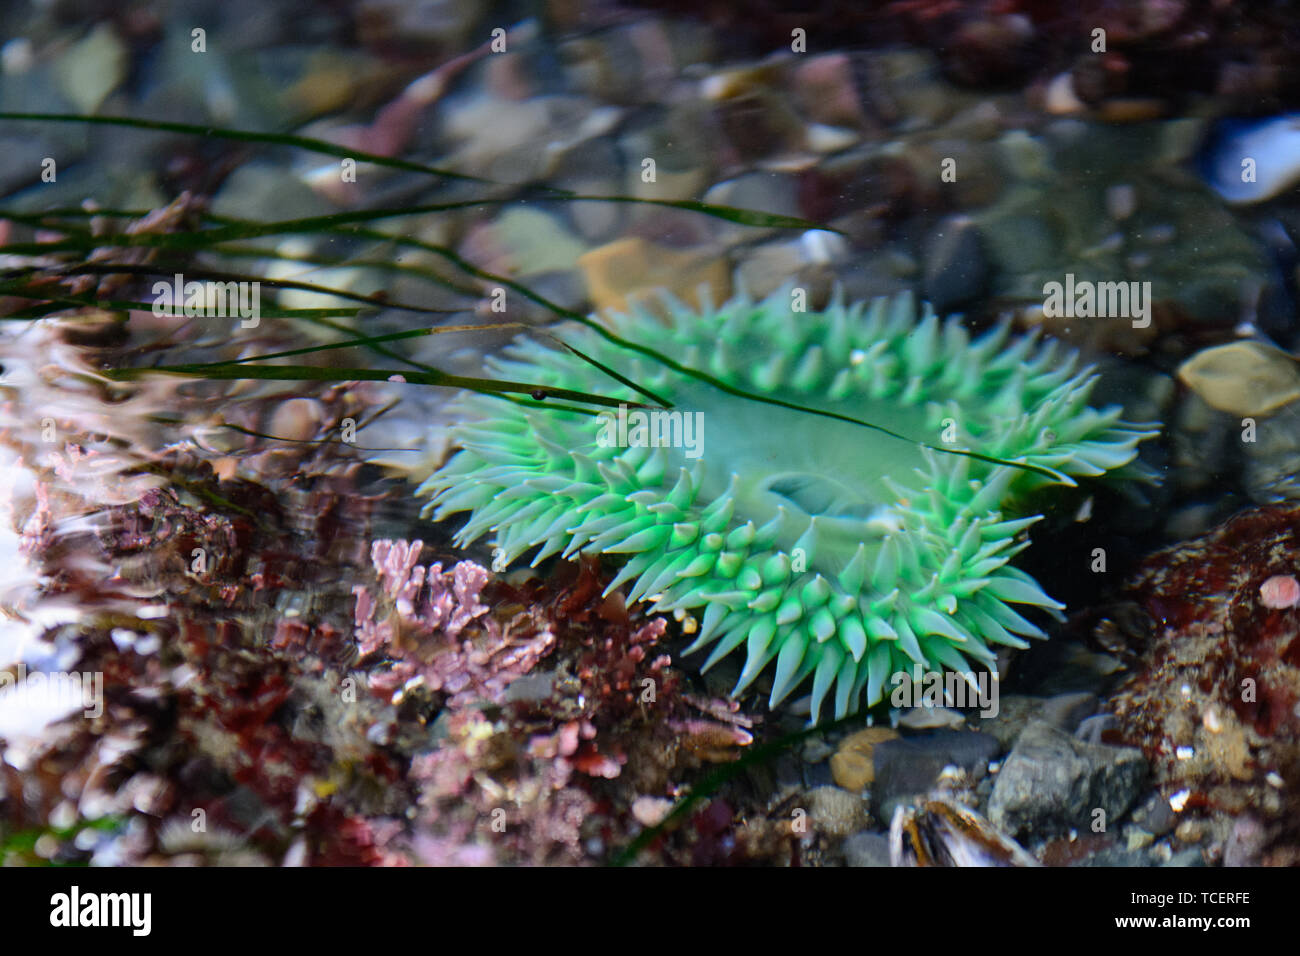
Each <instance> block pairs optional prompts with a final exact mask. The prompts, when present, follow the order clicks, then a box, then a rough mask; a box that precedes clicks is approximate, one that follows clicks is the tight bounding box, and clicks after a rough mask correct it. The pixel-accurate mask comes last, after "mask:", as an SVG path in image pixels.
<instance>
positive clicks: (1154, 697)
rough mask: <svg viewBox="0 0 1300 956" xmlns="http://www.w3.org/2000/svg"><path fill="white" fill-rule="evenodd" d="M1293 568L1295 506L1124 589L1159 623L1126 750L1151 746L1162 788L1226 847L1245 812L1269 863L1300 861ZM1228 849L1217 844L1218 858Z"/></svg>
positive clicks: (1244, 518) (1298, 550)
mask: <svg viewBox="0 0 1300 956" xmlns="http://www.w3.org/2000/svg"><path fill="white" fill-rule="evenodd" d="M1296 567H1300V508H1297V507H1282V506H1278V507H1270V508H1260V509H1255V510H1252V511H1248V512H1244V513H1243V514H1240V515H1238V516H1236V517H1234V518H1233V519H1231V520H1229V521H1228V522H1226V523H1225V524H1223V525H1221V526H1220V527H1218V528H1216V529H1214V530H1213V531H1211V532H1210V533H1208V534H1206V535H1204V536H1202V537H1200V538H1196V539H1194V540H1191V541H1187V542H1184V543H1182V544H1179V545H1177V546H1175V547H1173V548H1169V549H1167V550H1165V551H1162V552H1159V553H1157V554H1155V555H1152V556H1151V557H1150V558H1148V559H1147V560H1146V561H1145V562H1144V563H1143V565H1142V566H1141V567H1140V569H1139V570H1138V572H1137V574H1136V576H1135V578H1134V580H1133V581H1132V582H1131V583H1130V585H1129V591H1130V593H1131V594H1132V596H1133V597H1134V598H1135V599H1136V601H1137V603H1138V604H1139V605H1140V606H1141V607H1142V608H1143V609H1144V610H1145V611H1146V613H1147V614H1148V615H1149V616H1150V618H1151V620H1152V622H1153V627H1152V628H1151V630H1150V635H1149V639H1148V641H1147V643H1146V646H1145V647H1144V648H1142V649H1141V650H1140V652H1139V657H1138V660H1137V661H1136V663H1135V666H1134V668H1133V674H1132V676H1131V677H1130V678H1129V679H1128V680H1127V681H1126V682H1125V684H1124V686H1123V687H1122V688H1121V689H1120V691H1119V693H1118V694H1117V695H1116V697H1115V702H1114V707H1115V712H1116V715H1117V717H1118V718H1119V724H1120V728H1121V737H1122V739H1123V742H1125V743H1131V744H1133V745H1136V746H1139V747H1141V748H1142V750H1143V752H1144V753H1145V754H1146V756H1147V758H1148V759H1149V760H1150V761H1151V765H1152V768H1153V772H1154V774H1155V778H1156V782H1157V784H1158V785H1159V787H1160V789H1161V792H1162V793H1163V794H1164V795H1165V796H1166V797H1172V796H1174V795H1175V794H1180V795H1181V798H1180V801H1179V805H1180V806H1181V808H1182V810H1183V812H1184V813H1187V814H1188V815H1189V816H1190V815H1191V814H1192V813H1196V814H1198V815H1203V816H1205V817H1206V818H1208V819H1209V820H1210V821H1211V823H1212V824H1220V825H1221V826H1219V827H1218V829H1220V830H1222V831H1223V836H1224V838H1225V839H1226V835H1227V831H1228V830H1230V829H1231V820H1232V818H1234V817H1237V816H1239V815H1240V814H1242V813H1244V812H1246V811H1247V810H1249V811H1250V812H1251V813H1252V814H1254V815H1255V817H1257V818H1258V820H1259V821H1260V822H1261V824H1262V825H1263V826H1264V828H1265V831H1266V839H1265V840H1264V841H1263V844H1262V846H1263V849H1261V856H1260V859H1259V861H1258V862H1262V863H1266V864H1267V863H1273V864H1291V863H1295V862H1300V823H1297V811H1300V616H1298V615H1296V614H1294V613H1291V610H1290V609H1291V608H1292V607H1294V605H1295V603H1296V600H1297V599H1300V593H1297V594H1295V595H1293V594H1292V591H1293V589H1294V590H1296V591H1300V586H1298V585H1297V583H1296V580H1295V578H1294V577H1293V576H1292V575H1291V574H1290V573H1289V572H1290V569H1293V568H1296ZM1212 830H1213V828H1212ZM1214 832H1217V831H1214ZM1223 843H1224V841H1223V840H1217V841H1215V840H1212V841H1211V845H1210V852H1211V856H1212V857H1214V856H1216V855H1218V854H1221V853H1222V851H1223Z"/></svg>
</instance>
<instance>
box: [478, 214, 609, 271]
mask: <svg viewBox="0 0 1300 956" xmlns="http://www.w3.org/2000/svg"><path fill="white" fill-rule="evenodd" d="M492 233H493V236H494V238H495V239H496V241H497V242H498V243H499V244H500V246H501V247H502V249H503V251H504V252H505V254H506V256H507V258H508V259H509V261H510V263H511V265H512V267H513V271H514V273H515V274H516V275H519V276H531V275H536V274H537V273H539V272H556V271H564V270H567V269H572V268H574V267H575V266H576V265H577V262H578V258H579V257H580V256H581V255H582V254H583V253H584V252H586V251H587V249H586V246H585V245H584V244H583V242H582V241H581V240H580V239H578V238H577V237H576V236H574V235H573V234H572V233H571V232H569V231H568V230H567V229H566V228H565V227H564V226H563V225H562V224H561V223H560V222H558V221H557V220H556V219H555V218H554V217H552V216H550V215H549V214H547V213H544V212H541V211H540V210H537V209H528V208H527V207H524V208H518V207H516V208H511V209H507V210H506V211H505V212H503V213H502V214H501V215H500V216H499V217H497V220H496V222H494V223H493V224H492Z"/></svg>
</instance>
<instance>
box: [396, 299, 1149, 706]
mask: <svg viewBox="0 0 1300 956" xmlns="http://www.w3.org/2000/svg"><path fill="white" fill-rule="evenodd" d="M668 309H669V311H670V313H671V321H670V323H669V324H668V325H665V324H664V323H663V322H662V321H660V320H659V319H657V318H655V317H654V316H653V315H651V314H649V313H648V312H646V311H642V310H634V311H633V312H631V313H630V314H627V315H613V316H610V317H609V323H610V328H612V329H613V330H614V331H615V333H616V334H617V335H618V336H620V337H622V338H623V339H624V340H628V341H631V342H634V343H643V344H645V345H649V346H651V347H653V349H655V350H656V351H657V352H658V353H660V354H661V355H662V356H664V357H666V358H668V359H670V360H671V361H670V362H669V363H665V362H663V361H660V360H656V359H655V358H653V357H651V356H648V355H646V354H644V352H641V351H634V350H629V349H628V348H627V347H625V346H622V345H619V344H617V343H616V342H611V341H610V340H609V339H607V338H606V337H603V336H602V335H600V334H599V333H598V332H596V331H594V330H593V329H591V328H587V327H575V328H574V329H572V330H568V329H564V330H560V335H561V336H562V338H563V340H564V341H565V342H566V343H567V344H569V345H571V346H573V347H574V348H576V349H577V350H578V351H580V352H582V353H583V355H585V356H586V357H587V358H589V359H594V360H595V361H596V362H599V363H600V364H601V365H604V366H606V367H607V368H608V369H611V370H614V371H617V372H618V373H619V374H620V375H622V376H624V377H625V380H630V381H632V382H635V383H637V384H638V385H640V386H642V388H643V389H645V390H647V391H650V392H653V393H654V394H655V395H657V396H660V397H662V398H666V399H667V400H668V401H670V402H671V403H672V406H673V407H672V411H671V412H667V411H651V410H648V409H638V408H635V407H631V408H625V409H621V410H620V411H619V412H618V413H613V412H609V411H606V412H602V413H601V414H599V415H593V414H590V413H584V412H583V411H581V410H576V409H566V408H556V407H545V406H546V402H539V403H537V404H535V405H527V404H521V403H511V402H507V401H503V400H502V399H500V398H497V397H491V396H484V395H477V394H466V395H464V396H462V398H461V399H460V400H459V402H460V408H459V411H458V412H457V414H458V415H459V416H461V420H462V421H463V424H461V425H459V426H458V427H457V429H456V431H455V436H454V437H455V442H456V444H457V445H458V447H459V449H460V450H459V451H458V452H457V453H456V454H455V455H454V456H453V457H452V458H451V460H450V461H448V462H447V463H446V464H445V465H444V466H443V467H442V468H441V469H440V470H438V471H437V472H436V473H435V474H434V475H433V476H432V477H431V478H430V479H429V480H428V481H427V482H425V483H424V485H422V486H421V488H420V493H421V494H430V495H432V500H431V501H430V502H429V504H428V506H427V507H426V514H427V513H428V512H429V511H432V512H433V514H434V516H435V517H436V519H438V520H441V519H444V518H446V517H448V516H449V515H453V514H456V513H459V512H469V519H468V521H467V523H466V524H465V525H464V527H463V528H461V529H460V531H459V533H458V534H457V542H458V543H459V544H466V543H469V542H472V541H474V540H475V539H477V538H479V537H481V536H482V535H484V534H487V533H492V534H494V535H495V544H496V547H497V548H498V551H497V552H496V553H497V558H498V561H497V566H498V567H501V566H502V565H501V562H502V561H503V560H504V561H513V560H515V559H516V558H518V557H520V556H521V555H523V554H525V553H526V552H527V551H529V550H530V549H533V548H537V552H536V554H535V555H534V558H533V563H534V564H536V563H537V562H539V561H541V560H542V559H543V558H546V557H547V556H549V555H552V554H556V553H560V554H562V555H564V556H565V557H569V556H572V555H575V554H579V553H581V554H612V555H618V556H620V557H623V558H625V559H626V560H625V563H624V564H623V566H622V568H621V570H620V571H619V573H618V574H617V576H616V577H615V578H614V579H613V581H612V582H611V583H610V585H609V587H610V589H613V588H616V587H619V586H621V585H623V584H624V583H627V582H632V586H631V590H630V592H629V595H628V598H629V600H633V601H635V600H640V599H648V600H652V601H653V602H654V604H655V607H656V609H657V610H672V609H677V608H684V609H697V608H702V609H703V613H702V619H701V621H700V630H699V634H698V639H697V640H696V641H695V643H694V644H693V645H692V646H691V647H690V648H689V649H688V653H691V652H694V651H697V650H700V649H702V648H705V647H707V646H709V645H710V644H712V645H713V649H712V652H711V653H710V655H709V657H708V659H707V660H706V661H705V663H704V668H705V669H708V668H709V667H711V666H713V665H714V664H715V663H716V662H717V661H719V660H720V659H722V658H723V657H724V656H726V655H727V654H729V653H731V652H732V651H733V650H737V649H739V648H741V647H742V646H743V647H744V649H745V654H746V658H745V665H744V669H743V671H742V672H741V675H740V679H739V682H738V683H737V685H736V688H735V690H734V691H733V693H734V694H739V693H740V692H741V691H742V690H744V688H746V687H747V686H748V685H749V684H750V683H751V682H752V681H753V680H754V679H755V678H756V677H757V676H758V675H759V674H760V673H761V672H762V671H763V670H764V668H766V667H767V665H768V664H770V663H772V662H773V661H775V673H774V675H773V682H772V690H771V697H770V703H771V705H772V706H775V705H776V704H778V703H779V702H780V701H781V700H782V699H784V698H785V697H786V696H787V695H788V694H789V693H790V692H791V691H792V690H793V689H794V688H795V687H797V686H799V685H800V683H801V682H803V681H804V680H805V679H806V678H808V677H811V678H812V717H813V721H814V722H816V721H818V720H819V718H820V715H821V710H822V703H823V701H824V699H825V698H826V695H827V694H828V693H830V692H831V690H832V688H833V689H834V692H835V696H834V701H835V714H836V716H837V717H841V716H845V715H847V714H849V713H852V712H853V711H855V710H856V709H857V708H858V707H859V706H860V704H861V701H862V698H863V695H864V693H865V697H866V703H867V706H871V705H874V704H875V703H877V702H878V701H879V700H880V699H881V697H882V694H883V693H884V689H885V686H886V680H887V678H888V677H889V675H892V674H895V673H898V672H908V673H912V674H915V675H917V677H920V676H922V675H925V674H930V673H934V672H942V671H943V670H944V669H945V668H946V669H948V670H949V671H955V672H958V673H960V674H963V675H968V674H972V673H973V670H972V668H973V667H975V666H981V667H987V668H995V666H996V657H995V653H994V650H993V648H992V645H995V644H1000V645H1005V646H1008V647H1025V646H1027V645H1026V642H1025V641H1024V640H1023V638H1024V637H1043V636H1045V635H1044V633H1043V631H1042V630H1040V629H1039V628H1038V627H1037V626H1036V625H1035V624H1033V623H1031V622H1030V621H1029V620H1027V619H1026V618H1025V617H1023V616H1021V614H1020V613H1018V612H1017V611H1016V610H1014V609H1013V607H1012V605H1035V606H1038V607H1040V608H1045V609H1048V610H1049V611H1050V612H1052V613H1055V612H1056V611H1058V610H1059V609H1060V608H1061V607H1062V605H1060V604H1058V603H1057V602H1056V601H1054V600H1052V599H1051V598H1049V597H1048V596H1047V595H1046V594H1044V593H1043V591H1042V589H1041V588H1040V587H1039V586H1038V584H1037V583H1036V582H1035V581H1034V580H1033V579H1032V578H1031V577H1029V576H1028V575H1027V574H1025V573H1024V572H1022V571H1020V570H1018V569H1016V568H1014V567H1011V566H1010V565H1009V564H1008V561H1009V560H1010V559H1011V558H1012V557H1013V556H1014V555H1015V554H1017V553H1018V552H1019V551H1021V550H1022V549H1023V548H1025V547H1026V546H1027V545H1028V540H1027V536H1026V535H1025V534H1023V532H1024V531H1025V529H1027V528H1028V527H1029V526H1030V525H1031V524H1033V523H1034V522H1035V521H1037V520H1038V517H1037V516H1033V515H1025V514H1023V513H1021V512H1018V511H1017V508H1016V505H1017V503H1018V502H1023V500H1024V496H1025V494H1026V493H1027V492H1029V491H1032V490H1034V489H1036V488H1039V487H1043V486H1046V485H1051V484H1063V485H1073V484H1074V481H1073V478H1072V476H1077V477H1089V478H1091V477H1095V476H1099V475H1102V474H1105V473H1107V472H1116V473H1117V474H1118V473H1128V474H1129V475H1136V474H1138V473H1139V472H1140V468H1139V467H1138V466H1137V464H1136V463H1135V462H1134V459H1135V458H1136V456H1137V444H1138V442H1140V441H1142V440H1143V439H1144V438H1148V437H1150V436H1151V435H1153V434H1155V429H1154V428H1153V427H1151V426H1143V425H1133V424H1129V423H1126V422H1123V421H1121V420H1120V410H1119V409H1118V408H1109V409H1105V410H1097V409H1093V408H1090V407H1089V406H1088V396H1089V393H1090V392H1091V390H1092V385H1093V382H1094V379H1095V376H1094V375H1092V374H1091V372H1090V370H1089V369H1082V370H1080V369H1078V368H1077V367H1076V366H1077V358H1076V356H1075V355H1074V354H1072V353H1069V354H1059V353H1058V349H1057V348H1056V346H1055V344H1051V343H1049V344H1042V343H1040V342H1039V341H1038V340H1037V337H1036V336H1027V337H1020V338H1014V337H1011V336H1010V335H1009V332H1008V329H1007V327H1006V326H1005V325H1003V326H1000V327H998V328H995V329H994V330H992V331H990V332H988V333H986V334H985V335H983V336H982V337H980V338H977V339H974V340H972V339H971V337H970V336H969V335H968V333H967V332H966V330H965V329H964V328H962V326H961V325H960V324H959V323H958V321H956V320H955V319H949V320H947V321H942V322H941V321H940V320H939V319H938V318H937V317H936V316H935V314H934V313H933V311H932V310H930V309H929V307H928V306H927V307H925V309H924V310H923V312H922V314H921V316H920V318H919V320H918V318H917V314H916V313H917V310H916V306H915V304H914V302H913V300H912V298H911V296H909V295H903V296H900V297H897V298H895V299H893V300H883V299H878V300H876V301H874V302H872V303H871V304H870V305H864V304H856V305H853V306H845V305H844V304H843V303H842V302H840V301H838V297H837V300H836V301H834V302H832V304H831V305H830V306H828V307H827V308H826V309H825V311H821V312H796V311H793V310H792V309H791V290H789V289H783V290H779V291H778V292H776V293H774V294H772V295H771V296H769V297H768V298H766V299H765V300H763V301H760V302H754V301H751V300H749V299H746V298H743V297H742V298H739V299H736V300H733V301H732V302H730V303H728V304H727V305H725V306H723V307H722V308H721V309H718V310H716V311H714V310H710V309H705V310H703V311H701V312H699V313H695V312H692V311H690V310H688V309H686V308H685V307H683V306H682V305H680V304H679V303H676V302H675V301H671V300H670V301H669V302H668ZM490 364H491V366H492V371H493V372H494V373H496V374H498V375H500V376H502V377H505V378H513V379H519V380H524V381H532V382H539V383H541V384H543V385H545V386H547V387H554V388H574V389H582V390H585V391H589V392H597V393H601V394H605V395H611V396H613V397H616V398H626V399H627V401H628V402H629V403H633V402H643V401H644V400H645V396H644V394H639V393H638V392H637V391H635V390H633V389H632V388H629V387H627V386H625V385H621V384H619V383H618V382H616V381H615V380H614V379H613V378H612V377H611V376H610V375H609V374H608V373H607V372H605V371H602V370H601V369H599V368H597V367H596V366H595V365H594V364H593V363H592V362H589V361H584V359H583V358H582V357H579V356H578V355H575V354H573V352H571V351H568V350H560V349H558V348H554V347H551V346H548V345H543V344H539V343H538V342H537V341H533V340H530V339H526V338H521V339H518V340H516V341H515V342H514V343H513V344H512V345H511V346H510V347H509V348H508V349H507V350H506V352H505V353H504V357H502V358H496V359H492V360H491V361H490ZM674 365H675V366H676V367H673V366H674ZM691 370H696V371H698V372H699V373H702V374H701V375H693V374H690V372H691ZM754 396H758V397H759V398H755V397H754ZM792 406H798V407H792ZM807 409H815V410H818V411H820V412H822V413H825V414H815V413H810V412H809V411H807ZM642 416H644V417H642ZM858 421H863V422H868V423H875V424H877V425H880V426H883V427H864V426H863V425H862V424H859V423H857V422H858ZM946 450H951V451H953V452H965V453H964V454H962V453H957V454H952V453H946ZM999 460H1000V461H999ZM1008 461H1009V462H1013V463H1015V464H1007V463H1006V462H1008Z"/></svg>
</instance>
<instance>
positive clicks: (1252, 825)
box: [1223, 815, 1268, 866]
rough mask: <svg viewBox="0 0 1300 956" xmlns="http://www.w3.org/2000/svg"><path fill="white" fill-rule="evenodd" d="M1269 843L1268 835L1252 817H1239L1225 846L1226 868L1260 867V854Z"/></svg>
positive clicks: (1224, 858) (1224, 861) (1224, 863)
mask: <svg viewBox="0 0 1300 956" xmlns="http://www.w3.org/2000/svg"><path fill="white" fill-rule="evenodd" d="M1267 842H1268V833H1267V831H1266V830H1265V828H1264V827H1263V826H1261V825H1260V822H1259V821H1258V820H1256V819H1255V818H1254V817H1252V816H1249V815H1247V816H1242V817H1238V818H1237V820H1236V822H1234V823H1233V825H1232V832H1231V833H1230V834H1228V839H1227V842H1226V843H1224V845H1223V865H1224V866H1259V857H1260V852H1261V851H1262V850H1263V849H1264V845H1265V844H1266V843H1267Z"/></svg>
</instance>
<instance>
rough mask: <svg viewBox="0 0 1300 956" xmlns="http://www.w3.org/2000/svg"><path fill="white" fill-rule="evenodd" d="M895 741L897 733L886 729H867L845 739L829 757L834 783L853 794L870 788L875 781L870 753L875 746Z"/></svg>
mask: <svg viewBox="0 0 1300 956" xmlns="http://www.w3.org/2000/svg"><path fill="white" fill-rule="evenodd" d="M897 739H898V731H896V730H891V729H890V728H888V727H867V728H866V729H865V730H859V731H858V732H857V733H856V734H850V735H849V736H847V737H845V738H844V740H843V741H841V742H840V746H839V749H838V750H836V752H835V755H834V756H833V757H831V775H832V776H833V777H834V779H835V782H836V783H837V784H838V785H839V786H841V787H843V788H844V789H845V790H848V791H851V792H853V793H857V792H859V791H861V790H862V789H863V788H864V787H869V786H871V783H872V781H873V780H875V779H876V771H875V767H874V765H873V763H872V751H874V750H875V747H876V745H877V744H880V743H884V742H885V741H886V740H897Z"/></svg>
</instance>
